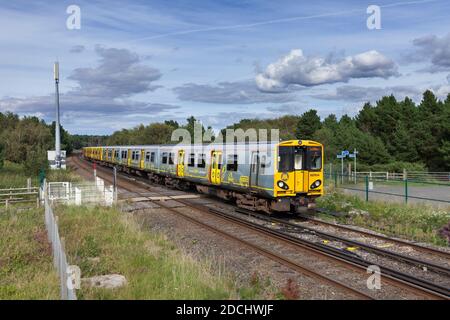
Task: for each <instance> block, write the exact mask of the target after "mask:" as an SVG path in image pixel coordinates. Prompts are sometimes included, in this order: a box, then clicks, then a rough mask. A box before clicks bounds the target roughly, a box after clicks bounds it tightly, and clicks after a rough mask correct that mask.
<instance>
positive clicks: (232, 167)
mask: <svg viewBox="0 0 450 320" xmlns="http://www.w3.org/2000/svg"><path fill="white" fill-rule="evenodd" d="M237 169H238V155H237V154H229V155H228V156H227V171H237Z"/></svg>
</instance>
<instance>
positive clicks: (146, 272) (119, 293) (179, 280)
mask: <svg viewBox="0 0 450 320" xmlns="http://www.w3.org/2000/svg"><path fill="white" fill-rule="evenodd" d="M55 212H56V213H58V215H59V217H60V220H59V221H60V226H61V234H62V236H64V237H65V239H66V249H67V252H68V255H69V260H70V263H71V264H76V265H78V266H79V267H80V268H81V272H82V277H90V276H94V275H104V274H112V273H118V274H122V275H124V276H125V277H126V278H127V280H128V285H127V286H125V287H122V288H117V289H114V290H107V289H98V288H97V289H90V288H86V287H82V289H81V290H80V292H78V293H77V295H78V297H79V298H81V299H230V298H237V297H238V293H237V292H238V290H237V289H236V288H234V285H233V283H232V282H230V281H229V279H228V278H227V277H226V276H225V275H224V274H223V273H222V274H219V275H218V274H217V273H214V272H212V268H211V265H208V263H206V262H205V263H203V262H202V263H201V262H198V261H196V260H194V259H193V258H192V257H190V256H188V255H185V254H183V253H181V252H180V251H179V250H178V249H176V248H175V246H174V245H173V244H172V243H171V242H170V241H168V240H167V239H166V238H165V237H164V236H162V235H155V234H152V233H149V232H144V231H143V229H142V226H141V225H140V222H139V221H138V220H136V218H135V217H134V216H132V215H125V214H123V213H121V212H119V211H118V210H116V209H108V208H101V207H58V208H57V209H56V210H55ZM92 258H99V259H92Z"/></svg>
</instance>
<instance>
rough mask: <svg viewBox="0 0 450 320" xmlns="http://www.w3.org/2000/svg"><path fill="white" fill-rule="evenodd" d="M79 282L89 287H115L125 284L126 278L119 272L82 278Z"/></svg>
mask: <svg viewBox="0 0 450 320" xmlns="http://www.w3.org/2000/svg"><path fill="white" fill-rule="evenodd" d="M81 282H82V283H83V284H85V285H87V286H88V287H91V288H105V289H115V288H120V287H123V286H125V285H126V284H127V279H126V278H125V277H124V276H122V275H120V274H107V275H102V276H94V277H90V278H83V279H81Z"/></svg>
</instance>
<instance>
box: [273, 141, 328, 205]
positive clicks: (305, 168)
mask: <svg viewBox="0 0 450 320" xmlns="http://www.w3.org/2000/svg"><path fill="white" fill-rule="evenodd" d="M323 179H324V175H323V146H322V144H320V143H318V142H314V141H308V140H303V141H302V140H291V141H285V142H282V143H280V144H279V145H278V161H277V167H276V169H275V174H274V184H275V185H274V191H275V192H274V195H275V197H281V198H284V197H289V199H290V202H291V205H292V206H293V207H294V208H295V209H298V208H299V207H302V206H306V205H307V206H308V208H313V207H314V206H315V202H314V200H315V198H317V197H320V196H322V195H323V189H324V186H323V181H324V180H323Z"/></svg>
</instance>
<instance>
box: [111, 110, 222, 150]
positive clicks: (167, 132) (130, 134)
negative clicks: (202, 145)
mask: <svg viewBox="0 0 450 320" xmlns="http://www.w3.org/2000/svg"><path fill="white" fill-rule="evenodd" d="M196 121H197V120H196V119H195V118H194V117H192V116H191V117H189V118H188V119H186V124H184V125H180V124H179V123H178V122H177V121H173V120H169V121H164V122H155V123H151V124H149V125H147V126H144V125H143V124H141V125H139V126H137V127H135V128H133V129H122V130H120V131H116V132H114V133H113V134H112V135H111V136H110V137H109V138H108V139H107V140H106V144H107V145H137V144H174V143H177V142H178V141H172V140H171V138H172V132H173V131H174V130H176V129H186V130H187V131H188V132H189V134H190V135H191V137H194V130H195V123H196ZM201 130H202V135H203V136H204V137H205V136H210V137H211V140H214V133H213V130H212V128H211V127H207V128H205V127H204V126H203V125H201Z"/></svg>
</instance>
